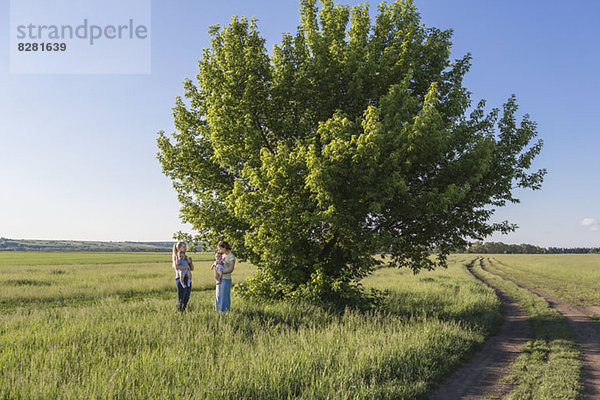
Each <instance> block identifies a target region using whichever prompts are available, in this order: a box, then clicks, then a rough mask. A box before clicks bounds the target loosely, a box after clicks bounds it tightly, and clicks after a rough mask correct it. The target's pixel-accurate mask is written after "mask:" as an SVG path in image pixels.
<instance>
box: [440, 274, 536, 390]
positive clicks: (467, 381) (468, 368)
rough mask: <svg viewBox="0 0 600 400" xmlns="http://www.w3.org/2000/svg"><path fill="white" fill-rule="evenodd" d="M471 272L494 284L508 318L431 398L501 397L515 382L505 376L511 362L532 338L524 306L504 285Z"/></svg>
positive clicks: (504, 315) (505, 316)
mask: <svg viewBox="0 0 600 400" xmlns="http://www.w3.org/2000/svg"><path fill="white" fill-rule="evenodd" d="M468 269H469V272H471V274H473V276H475V278H477V279H478V280H480V281H482V282H483V283H485V284H486V285H488V286H490V287H491V288H492V289H494V291H495V292H496V294H497V296H498V297H499V298H500V301H501V302H502V314H503V319H504V321H503V322H502V325H501V326H500V331H499V332H498V334H497V335H496V336H492V337H490V338H488V340H486V342H485V343H484V345H483V349H482V350H481V351H479V352H478V353H476V354H475V355H474V357H473V359H472V360H471V361H470V362H469V363H468V364H465V365H463V366H462V367H460V368H459V369H457V370H456V371H455V372H454V373H453V374H452V375H451V376H450V377H449V378H448V379H447V380H446V382H445V383H443V384H442V385H441V386H440V387H439V388H438V389H436V390H435V391H434V392H432V393H431V395H430V397H429V399H430V400H440V399H448V400H456V399H501V398H503V397H504V396H506V395H507V394H508V393H509V392H510V390H511V388H512V385H511V384H510V383H507V382H502V381H501V378H503V377H504V376H506V375H508V374H509V373H510V366H511V365H512V363H513V361H514V360H515V359H516V358H517V356H518V355H519V354H520V353H521V352H522V351H523V346H524V345H525V343H527V341H528V340H529V332H530V326H529V319H528V316H527V314H525V313H524V312H523V310H522V309H521V307H520V306H519V305H518V304H517V303H516V301H514V300H513V299H512V298H511V297H509V296H508V295H506V293H505V292H504V291H502V290H501V289H499V288H497V287H495V286H493V285H491V284H490V283H489V282H487V281H485V280H483V279H481V278H479V277H478V276H477V275H475V274H474V273H473V271H472V270H471V267H468Z"/></svg>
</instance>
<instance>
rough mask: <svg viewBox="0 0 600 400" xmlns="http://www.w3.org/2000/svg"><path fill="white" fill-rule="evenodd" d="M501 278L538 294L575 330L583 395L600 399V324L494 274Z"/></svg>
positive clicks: (563, 304) (584, 312)
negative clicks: (579, 355)
mask: <svg viewBox="0 0 600 400" xmlns="http://www.w3.org/2000/svg"><path fill="white" fill-rule="evenodd" d="M481 267H482V268H483V269H484V270H485V271H487V272H489V273H491V274H493V272H490V271H489V270H487V269H486V268H485V267H484V265H482V266H481ZM494 275H496V276H499V277H500V278H503V279H506V280H508V281H510V282H513V283H514V284H515V285H517V286H519V287H521V288H523V289H527V290H529V291H530V292H532V293H535V294H537V295H538V296H540V297H542V298H543V299H544V300H546V301H547V302H548V303H549V304H550V306H551V307H552V308H554V309H555V310H556V311H558V312H559V313H561V314H562V315H563V316H564V317H565V318H566V319H567V323H568V324H569V326H570V327H571V329H572V330H573V334H574V335H575V340H576V341H577V344H578V346H579V351H580V352H581V361H582V364H583V365H582V371H581V372H582V382H581V383H582V384H583V390H584V392H583V395H584V398H585V399H600V323H598V322H596V321H594V319H593V318H591V317H590V316H589V315H587V313H586V310H584V309H581V308H579V307H576V306H574V305H572V304H569V303H567V302H565V301H563V300H561V299H559V298H556V297H553V296H550V295H548V294H546V293H544V292H541V291H539V290H537V289H534V288H531V287H529V286H526V285H523V284H522V283H520V282H517V281H515V280H513V279H510V278H505V277H503V276H500V275H497V274H494Z"/></svg>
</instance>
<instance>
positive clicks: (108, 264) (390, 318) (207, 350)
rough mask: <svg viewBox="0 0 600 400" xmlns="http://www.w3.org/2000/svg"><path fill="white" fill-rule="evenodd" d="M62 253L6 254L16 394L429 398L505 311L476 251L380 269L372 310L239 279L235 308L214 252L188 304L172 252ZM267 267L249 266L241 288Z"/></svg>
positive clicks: (1, 298)
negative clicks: (182, 308)
mask: <svg viewBox="0 0 600 400" xmlns="http://www.w3.org/2000/svg"><path fill="white" fill-rule="evenodd" d="M62 256H63V257H64V258H63V259H61V255H60V254H56V253H54V254H52V255H51V256H50V257H46V254H34V253H22V254H8V255H7V254H6V253H4V254H1V253H0V293H1V294H0V302H1V303H0V304H1V307H2V308H1V310H0V398H2V399H5V398H6V399H38V398H39V399H42V398H43V399H47V398H92V399H94V398H97V399H111V398H115V399H133V398H159V399H171V398H177V397H183V398H193V399H221V398H244V399H282V398H302V399H327V398H330V399H345V398H347V399H357V398H358V399H361V398H369V399H371V398H381V399H386V398H389V399H402V398H405V399H414V398H425V397H426V396H427V393H428V392H429V390H430V389H431V388H433V387H434V386H435V385H437V384H438V383H440V382H441V381H443V379H444V378H445V377H446V376H447V375H448V374H449V373H450V372H451V371H452V370H454V369H455V368H456V367H457V366H458V365H459V364H461V363H462V362H463V361H464V360H465V359H467V358H468V357H469V356H470V354H472V352H474V351H476V350H477V349H478V348H480V346H481V344H482V343H483V341H484V340H485V338H486V336H488V335H489V334H490V333H492V332H494V331H495V330H496V329H497V326H498V325H499V323H500V321H501V314H500V303H499V300H498V299H497V297H496V296H495V294H494V293H493V291H492V290H491V289H489V288H488V287H486V286H485V285H483V284H481V283H480V282H478V281H477V280H476V279H475V278H474V277H473V276H471V275H470V274H469V273H468V271H467V270H466V269H465V267H464V264H465V263H466V262H468V258H469V257H470V256H456V257H454V258H453V259H452V261H451V263H450V264H451V265H450V267H449V268H448V269H441V270H438V271H435V272H426V273H422V274H419V275H413V274H412V273H411V272H409V271H403V270H400V271H399V270H397V269H390V268H382V269H380V270H378V271H376V272H375V273H374V274H373V275H372V276H370V277H368V278H367V279H365V280H364V281H363V284H364V286H365V287H369V288H376V289H379V290H382V291H384V292H385V293H386V296H385V299H384V301H383V303H382V304H381V306H380V307H378V308H377V309H376V310H372V311H359V310H352V309H346V310H344V311H334V310H330V309H325V308H322V307H318V306H314V305H309V304H300V303H295V304H291V303H285V302H279V303H269V302H252V301H248V300H244V299H241V298H240V297H239V296H236V294H235V286H234V292H233V301H232V312H231V313H229V314H225V315H217V314H216V313H214V311H213V297H214V282H213V276H212V273H211V272H210V271H209V265H210V263H211V261H210V260H211V259H212V255H210V254H205V255H203V254H198V255H195V256H193V257H194V259H195V260H196V261H195V264H196V270H195V272H194V279H193V282H194V283H193V292H192V298H191V301H190V306H189V309H188V311H187V312H185V313H183V314H182V313H177V312H176V311H175V297H176V296H175V287H174V282H173V280H174V273H173V270H172V268H171V266H170V261H169V260H170V256H169V255H168V254H161V253H157V254H146V253H143V254H128V253H121V254H115V253H111V254H87V253H81V254H79V255H76V254H66V253H63V254H62ZM152 257H154V258H152ZM203 260H205V261H203ZM253 271H254V267H253V266H251V265H248V264H244V263H241V264H240V265H238V266H237V267H236V271H235V273H234V285H235V284H236V283H239V282H241V281H242V280H243V279H245V278H246V277H248V276H250V275H251V274H252V273H253Z"/></svg>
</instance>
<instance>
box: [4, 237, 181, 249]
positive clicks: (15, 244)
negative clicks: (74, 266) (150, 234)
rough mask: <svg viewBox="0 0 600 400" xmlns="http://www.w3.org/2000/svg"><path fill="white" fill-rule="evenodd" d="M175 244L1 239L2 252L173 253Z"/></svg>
mask: <svg viewBox="0 0 600 400" xmlns="http://www.w3.org/2000/svg"><path fill="white" fill-rule="evenodd" d="M172 248H173V242H99V241H77V240H15V239H7V238H3V237H2V238H0V251H56V252H59V251H171V250H172Z"/></svg>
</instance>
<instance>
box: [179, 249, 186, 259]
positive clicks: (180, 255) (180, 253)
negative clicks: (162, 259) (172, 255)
mask: <svg viewBox="0 0 600 400" xmlns="http://www.w3.org/2000/svg"><path fill="white" fill-rule="evenodd" d="M179 259H180V260H183V259H185V251H180V252H179Z"/></svg>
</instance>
